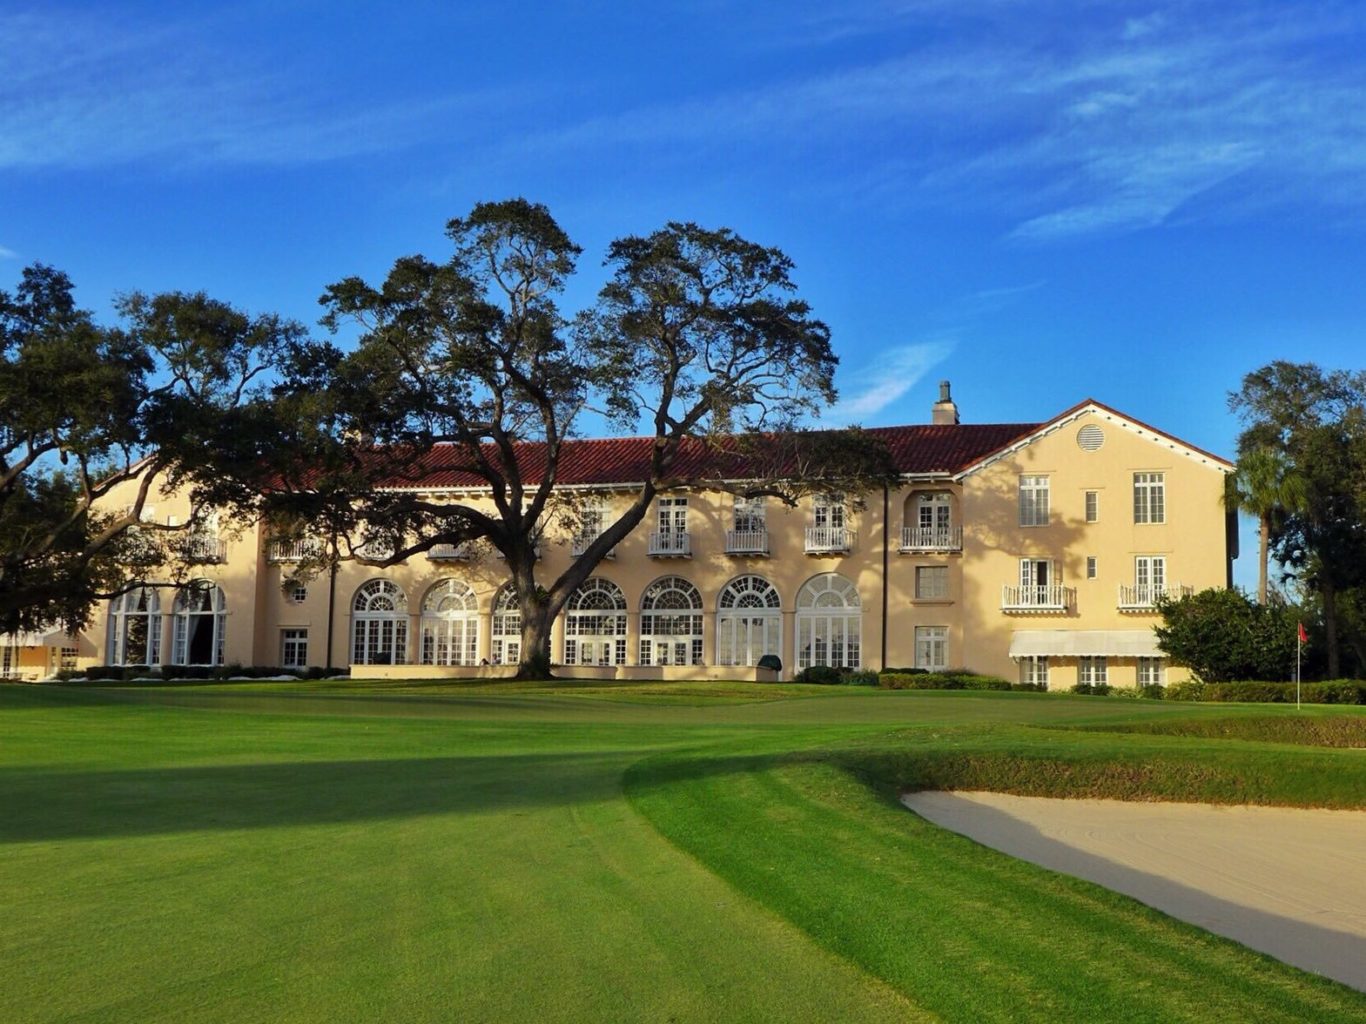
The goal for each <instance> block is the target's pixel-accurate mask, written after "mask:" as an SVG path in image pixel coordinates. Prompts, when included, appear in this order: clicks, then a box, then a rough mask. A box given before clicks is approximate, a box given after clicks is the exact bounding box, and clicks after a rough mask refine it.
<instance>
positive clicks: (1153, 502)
mask: <svg viewBox="0 0 1366 1024" xmlns="http://www.w3.org/2000/svg"><path fill="white" fill-rule="evenodd" d="M1166 521H1167V485H1166V482H1165V479H1164V476H1163V474H1161V473H1135V474H1134V522H1135V523H1165V522H1166Z"/></svg>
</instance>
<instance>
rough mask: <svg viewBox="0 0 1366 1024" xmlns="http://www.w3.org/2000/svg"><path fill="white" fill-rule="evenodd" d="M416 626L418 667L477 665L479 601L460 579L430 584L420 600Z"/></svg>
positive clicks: (449, 578)
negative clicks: (419, 614) (420, 607)
mask: <svg viewBox="0 0 1366 1024" xmlns="http://www.w3.org/2000/svg"><path fill="white" fill-rule="evenodd" d="M418 623H419V626H418V658H419V660H420V663H421V664H423V665H477V664H479V599H478V598H477V597H476V596H475V593H474V590H473V588H472V587H470V585H469V584H468V583H466V582H465V581H464V580H458V579H455V578H453V577H448V578H446V579H443V580H438V581H437V582H436V583H434V584H433V585H432V587H431V588H430V589H429V590H428V591H427V593H426V596H425V597H423V599H422V615H421V617H420V618H419V620H418Z"/></svg>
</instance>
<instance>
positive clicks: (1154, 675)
mask: <svg viewBox="0 0 1366 1024" xmlns="http://www.w3.org/2000/svg"><path fill="white" fill-rule="evenodd" d="M1163 684H1164V680H1163V675H1162V659H1161V658H1139V659H1138V685H1139V686H1162V685H1163Z"/></svg>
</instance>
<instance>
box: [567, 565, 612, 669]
mask: <svg viewBox="0 0 1366 1024" xmlns="http://www.w3.org/2000/svg"><path fill="white" fill-rule="evenodd" d="M564 663H565V664H566V665H624V664H626V595H624V594H623V593H622V592H621V588H620V587H619V586H617V585H616V584H615V583H612V582H611V581H609V580H605V579H603V578H602V577H600V576H594V577H592V578H591V579H587V580H584V581H583V586H581V587H579V589H578V590H576V591H574V596H573V597H571V598H570V599H569V602H568V603H567V604H566V606H565V613H564Z"/></svg>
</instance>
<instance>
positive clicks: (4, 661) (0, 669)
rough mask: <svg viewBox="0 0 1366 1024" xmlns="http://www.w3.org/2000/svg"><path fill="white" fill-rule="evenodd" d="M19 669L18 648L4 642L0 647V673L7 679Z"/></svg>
mask: <svg viewBox="0 0 1366 1024" xmlns="http://www.w3.org/2000/svg"><path fill="white" fill-rule="evenodd" d="M18 671H19V649H18V648H16V647H11V646H10V645H9V644H6V645H5V646H4V647H2V648H0V675H2V676H4V677H5V678H6V679H8V678H9V677H10V676H12V675H15V674H16V673H17V672H18Z"/></svg>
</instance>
